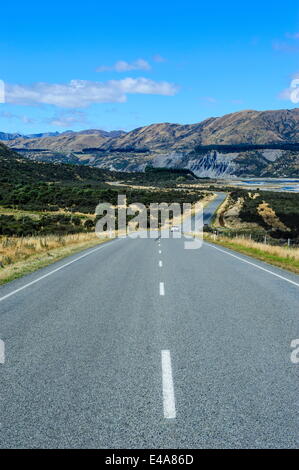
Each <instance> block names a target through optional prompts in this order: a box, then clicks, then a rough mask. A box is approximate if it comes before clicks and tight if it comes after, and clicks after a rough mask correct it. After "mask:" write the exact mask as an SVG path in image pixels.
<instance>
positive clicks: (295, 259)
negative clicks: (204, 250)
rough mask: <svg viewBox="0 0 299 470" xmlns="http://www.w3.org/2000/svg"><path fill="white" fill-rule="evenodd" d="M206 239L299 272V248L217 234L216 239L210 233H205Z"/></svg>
mask: <svg viewBox="0 0 299 470" xmlns="http://www.w3.org/2000/svg"><path fill="white" fill-rule="evenodd" d="M204 240H206V241H208V242H209V243H213V244H215V245H221V246H223V247H225V248H230V249H231V250H234V251H237V252H238V253H242V254H244V255H248V256H251V257H252V258H255V259H259V260H261V261H265V262H266V263H269V264H272V265H274V266H278V267H279V268H283V269H286V270H288V271H291V272H293V273H296V274H299V248H287V247H281V246H271V245H264V244H263V243H258V242H255V241H252V240H246V239H243V238H234V239H230V238H226V237H223V236H217V238H216V239H214V237H213V235H210V234H204Z"/></svg>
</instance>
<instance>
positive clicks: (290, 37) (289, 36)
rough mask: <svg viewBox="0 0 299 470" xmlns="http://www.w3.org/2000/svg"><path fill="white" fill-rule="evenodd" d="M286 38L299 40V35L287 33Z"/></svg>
mask: <svg viewBox="0 0 299 470" xmlns="http://www.w3.org/2000/svg"><path fill="white" fill-rule="evenodd" d="M286 37H287V38H289V39H299V33H286Z"/></svg>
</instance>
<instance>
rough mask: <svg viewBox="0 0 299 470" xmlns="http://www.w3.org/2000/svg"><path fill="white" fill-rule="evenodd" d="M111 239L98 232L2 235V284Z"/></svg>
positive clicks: (0, 243) (0, 272)
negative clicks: (24, 236)
mask: <svg viewBox="0 0 299 470" xmlns="http://www.w3.org/2000/svg"><path fill="white" fill-rule="evenodd" d="M108 240H110V238H108V239H103V240H100V239H99V238H98V237H97V236H96V235H95V233H90V234H86V233H84V234H76V235H66V236H62V237H57V236H56V237H55V236H49V237H30V238H27V239H18V238H15V239H13V238H4V237H3V238H2V239H0V260H1V255H2V260H3V261H4V262H3V261H1V267H0V285H2V284H6V283H7V282H10V281H13V280H14V279H17V278H19V277H22V276H24V275H25V274H30V273H32V272H34V271H37V270H38V269H40V268H43V267H45V266H48V265H50V264H52V263H54V262H55V261H59V260H61V259H63V258H66V257H68V256H70V255H73V254H76V253H79V252H80V251H83V250H85V249H87V248H91V247H93V246H96V245H100V244H101V243H104V242H106V241H108ZM7 244H8V246H7ZM4 250H5V251H4ZM3 252H5V256H3ZM7 258H9V259H7Z"/></svg>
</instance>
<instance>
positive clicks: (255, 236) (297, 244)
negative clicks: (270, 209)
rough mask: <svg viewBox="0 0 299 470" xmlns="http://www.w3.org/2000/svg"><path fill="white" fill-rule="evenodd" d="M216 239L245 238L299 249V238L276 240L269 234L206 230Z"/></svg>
mask: <svg viewBox="0 0 299 470" xmlns="http://www.w3.org/2000/svg"><path fill="white" fill-rule="evenodd" d="M205 231H207V232H209V233H211V234H213V235H214V236H215V238H216V237H218V236H224V237H227V238H243V239H245V240H252V241H255V242H258V243H264V244H265V245H271V246H286V247H290V248H299V238H274V237H271V235H270V234H269V233H257V232H249V231H247V232H244V231H237V230H219V229H212V228H209V229H208V230H205Z"/></svg>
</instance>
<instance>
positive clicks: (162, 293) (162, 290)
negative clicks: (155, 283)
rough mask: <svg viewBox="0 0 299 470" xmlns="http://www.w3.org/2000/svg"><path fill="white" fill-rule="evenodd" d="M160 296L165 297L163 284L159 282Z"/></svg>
mask: <svg viewBox="0 0 299 470" xmlns="http://www.w3.org/2000/svg"><path fill="white" fill-rule="evenodd" d="M160 295H165V289H164V282H160Z"/></svg>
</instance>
